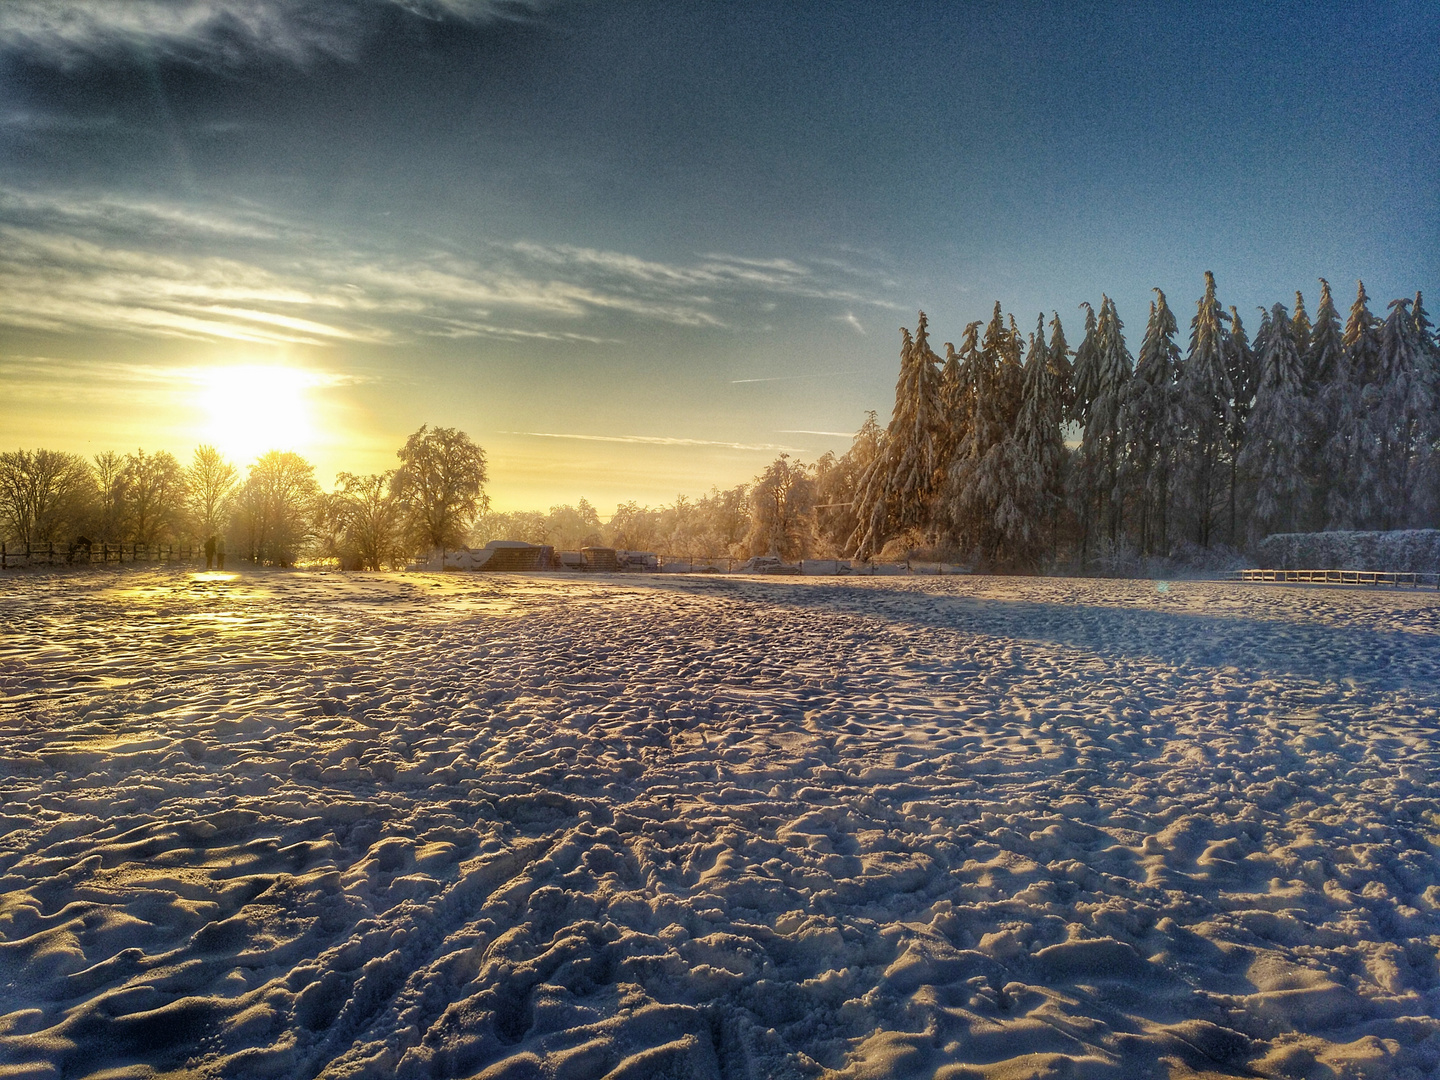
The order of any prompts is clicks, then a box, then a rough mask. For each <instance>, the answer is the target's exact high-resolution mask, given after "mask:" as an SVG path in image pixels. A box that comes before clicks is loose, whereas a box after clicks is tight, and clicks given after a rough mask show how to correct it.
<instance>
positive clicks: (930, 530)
mask: <svg viewBox="0 0 1440 1080" xmlns="http://www.w3.org/2000/svg"><path fill="white" fill-rule="evenodd" d="M1080 307H1081V310H1082V311H1083V312H1084V330H1083V336H1082V337H1081V340H1080V343H1079V344H1078V345H1077V346H1076V347H1075V348H1073V349H1072V348H1071V347H1070V345H1069V342H1068V340H1067V338H1066V335H1065V329H1064V327H1063V325H1062V324H1061V320H1060V317H1059V315H1058V314H1055V313H1053V312H1052V317H1051V319H1050V320H1049V323H1048V326H1047V324H1046V322H1045V320H1044V317H1043V316H1041V317H1040V318H1038V319H1037V321H1036V325H1035V329H1034V331H1033V332H1031V333H1029V334H1028V335H1027V334H1022V332H1021V331H1020V329H1019V327H1018V326H1017V325H1016V322H1015V319H1014V316H1007V315H1006V314H1005V313H1004V312H1003V311H1002V310H1001V307H1000V305H999V304H998V303H997V304H996V305H995V308H994V311H993V314H992V316H991V318H990V320H989V322H988V323H984V322H973V323H970V324H969V325H968V326H966V327H965V329H964V332H963V333H962V335H961V339H960V345H959V347H958V348H957V347H956V346H955V345H954V344H952V343H950V342H946V343H945V344H944V346H943V350H944V356H943V358H942V357H941V356H940V355H938V354H937V353H936V352H935V351H934V350H933V349H932V347H931V345H930V331H929V325H928V321H927V319H926V317H925V314H924V313H923V312H922V313H920V316H919V321H918V324H917V325H916V327H915V330H914V331H913V333H912V332H911V331H910V330H909V329H908V328H907V329H902V330H901V348H900V373H899V378H898V380H897V383H896V389H895V404H894V408H893V411H892V413H891V416H890V420H889V423H888V425H887V426H886V427H885V428H883V429H882V428H881V427H880V426H879V424H878V422H877V419H876V415H875V414H874V413H870V414H868V416H867V419H866V421H865V423H864V425H863V426H862V427H861V429H860V431H859V432H858V433H857V434H856V436H855V438H854V440H853V442H852V444H851V446H850V448H849V449H848V450H847V451H846V452H845V453H844V454H842V455H838V456H837V455H835V454H833V453H827V454H825V455H823V456H821V457H820V458H819V459H818V460H817V461H815V462H813V463H810V464H806V463H803V462H799V461H795V460H793V459H791V458H790V457H789V456H788V455H785V454H782V455H780V456H779V457H778V458H777V459H776V460H775V461H774V462H773V463H772V464H771V465H770V466H769V467H768V468H767V469H766V470H765V471H764V472H762V473H761V474H760V475H759V476H757V477H756V478H755V480H754V482H753V483H752V484H749V485H741V486H739V487H736V488H733V489H730V490H727V491H720V490H713V491H712V492H711V493H710V495H709V496H707V497H705V498H703V499H699V500H694V501H691V500H687V499H684V498H681V499H677V501H676V502H675V503H674V504H673V505H671V506H662V507H659V508H643V507H637V506H636V505H635V504H633V503H632V504H627V505H625V506H622V507H620V508H619V509H618V511H617V515H616V518H615V519H613V522H614V524H613V525H612V526H610V527H607V529H606V530H605V535H606V536H608V537H610V538H611V539H612V541H613V543H614V544H615V546H628V547H635V548H641V549H646V550H659V551H662V552H666V553H670V554H676V555H681V556H689V557H692V558H694V557H710V558H713V557H716V556H732V557H736V556H738V557H745V556H747V555H761V554H770V555H778V556H780V557H782V558H787V559H797V558H804V557H807V556H819V557H822V558H855V559H862V560H864V559H876V558H879V559H899V558H909V557H918V558H931V559H943V560H955V561H965V562H970V563H972V564H974V565H977V566H982V567H988V568H993V569H1011V570H1027V569H1038V568H1042V567H1046V566H1050V567H1057V566H1058V567H1068V568H1071V569H1078V570H1084V569H1086V568H1093V567H1095V566H1097V565H1100V566H1109V567H1120V566H1124V565H1126V564H1127V563H1131V562H1133V561H1134V560H1136V559H1138V558H1142V557H1162V558H1166V557H1168V558H1176V559H1180V560H1203V559H1204V558H1207V557H1210V556H1209V554H1207V553H1213V554H1219V555H1225V554H1227V553H1238V552H1241V551H1245V550H1248V549H1252V548H1253V547H1254V546H1255V545H1256V544H1257V543H1258V541H1259V540H1261V539H1263V537H1265V536H1266V535H1270V534H1274V533H1292V532H1319V531H1328V530H1347V529H1348V530H1362V531H1372V530H1380V531H1384V530H1393V529H1402V528H1424V527H1435V526H1440V340H1437V336H1436V334H1435V330H1434V327H1433V326H1432V325H1431V323H1430V320H1429V317H1428V315H1427V314H1426V312H1425V308H1424V304H1423V299H1422V297H1421V295H1420V294H1419V293H1417V294H1416V295H1415V297H1414V298H1413V300H1412V299H1409V298H1405V299H1398V300H1395V301H1392V302H1391V303H1390V304H1389V305H1388V308H1387V313H1386V317H1385V318H1384V319H1381V318H1379V317H1377V316H1376V315H1375V314H1374V313H1373V312H1372V311H1371V309H1370V302H1369V298H1368V296H1367V295H1366V293H1365V287H1364V285H1363V284H1359V285H1358V286H1357V291H1356V296H1355V300H1354V303H1353V304H1352V305H1351V306H1350V309H1349V313H1348V315H1347V316H1346V318H1344V319H1343V320H1342V319H1341V317H1340V313H1339V311H1338V310H1337V308H1336V306H1335V302H1334V299H1333V297H1332V295H1331V291H1330V285H1329V283H1328V282H1326V281H1324V280H1323V279H1322V280H1321V281H1320V301H1319V304H1318V306H1317V307H1316V310H1315V315H1314V317H1313V318H1312V317H1311V316H1310V315H1309V313H1308V311H1307V309H1306V305H1305V299H1304V296H1303V295H1302V294H1301V293H1298V292H1297V293H1296V294H1295V301H1294V305H1293V308H1287V307H1286V305H1284V304H1280V303H1277V304H1274V305H1273V306H1271V307H1269V308H1262V309H1260V310H1259V317H1258V319H1257V320H1256V322H1255V326H1256V329H1255V333H1254V336H1253V337H1252V336H1251V335H1250V334H1249V333H1248V332H1247V329H1246V327H1245V324H1244V322H1243V320H1242V318H1241V316H1240V313H1239V311H1238V310H1237V309H1236V308H1235V307H1234V306H1229V307H1226V306H1224V305H1222V303H1221V302H1220V299H1219V297H1218V296H1217V288H1216V283H1215V278H1214V275H1212V274H1210V273H1206V274H1205V276H1204V287H1203V291H1202V294H1201V296H1200V297H1199V299H1198V300H1197V302H1196V305H1195V314H1194V316H1193V317H1192V319H1191V320H1190V333H1189V339H1188V342H1187V344H1186V347H1184V348H1182V347H1181V344H1180V340H1179V338H1180V331H1179V325H1178V321H1177V319H1176V317H1175V314H1174V312H1173V311H1172V310H1171V308H1170V306H1169V302H1168V300H1167V298H1166V296H1165V294H1164V293H1163V292H1162V291H1161V290H1159V289H1156V290H1155V299H1154V301H1152V303H1151V304H1150V313H1149V318H1148V319H1147V321H1146V325H1145V332H1144V335H1143V337H1142V339H1141V343H1140V347H1139V352H1138V355H1137V354H1133V353H1132V352H1131V351H1130V348H1129V346H1128V345H1127V344H1126V339H1125V332H1124V324H1123V322H1122V321H1121V319H1120V315H1119V312H1118V310H1117V309H1116V306H1115V302H1114V301H1113V300H1111V299H1110V298H1109V297H1108V296H1106V297H1103V298H1102V299H1101V302H1100V304H1099V307H1098V310H1097V308H1096V307H1095V306H1094V305H1092V304H1089V303H1085V304H1082V305H1081V306H1080ZM585 506H588V504H584V503H582V507H585ZM576 514H577V511H576V508H573V507H555V508H552V510H551V513H550V515H541V514H530V515H524V514H520V515H506V516H504V519H503V521H500V520H497V522H496V526H497V528H495V529H494V530H492V531H493V532H494V535H496V536H498V535H500V533H502V532H505V531H507V530H508V531H509V532H512V533H516V534H523V535H522V538H530V539H534V540H536V541H537V542H544V541H545V540H546V538H547V537H551V538H553V537H555V536H565V537H569V536H571V535H573V534H574V533H575V527H578V528H580V529H581V530H582V531H583V530H586V529H588V530H589V531H590V532H592V533H594V534H595V535H600V534H601V530H600V528H599V523H598V518H595V517H593V511H591V514H592V516H591V517H590V518H589V519H586V520H587V522H588V524H584V525H580V526H572V523H574V522H576V521H578V518H577V517H576Z"/></svg>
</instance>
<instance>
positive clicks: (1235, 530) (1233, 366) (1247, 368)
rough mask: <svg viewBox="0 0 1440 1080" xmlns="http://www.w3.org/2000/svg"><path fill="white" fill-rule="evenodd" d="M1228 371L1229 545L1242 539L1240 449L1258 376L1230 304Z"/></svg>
mask: <svg viewBox="0 0 1440 1080" xmlns="http://www.w3.org/2000/svg"><path fill="white" fill-rule="evenodd" d="M1224 349H1225V374H1226V376H1227V377H1228V378H1229V380H1230V418H1229V420H1228V422H1227V423H1226V424H1225V442H1226V454H1225V457H1226V459H1227V461H1228V462H1229V465H1230V492H1229V494H1230V499H1229V503H1230V513H1229V522H1230V546H1231V547H1232V548H1233V547H1237V546H1238V545H1239V543H1240V536H1241V529H1240V518H1239V510H1240V508H1239V502H1238V500H1237V494H1238V492H1239V487H1240V449H1241V447H1242V446H1244V444H1245V427H1246V425H1247V423H1248V422H1249V419H1250V408H1251V406H1252V405H1254V403H1255V380H1256V378H1257V377H1258V372H1257V370H1256V363H1255V352H1254V350H1253V349H1252V348H1251V347H1250V343H1249V342H1248V341H1246V340H1245V324H1244V323H1243V322H1241V321H1240V312H1238V311H1236V310H1235V306H1234V305H1233V304H1232V305H1231V306H1230V329H1229V331H1228V332H1227V333H1226V334H1225V341H1224Z"/></svg>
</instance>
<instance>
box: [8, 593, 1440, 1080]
mask: <svg viewBox="0 0 1440 1080" xmlns="http://www.w3.org/2000/svg"><path fill="white" fill-rule="evenodd" d="M1437 732H1440V600H1437V597H1436V594H1435V593H1433V592H1432V593H1408V592H1400V593H1396V592H1381V591H1360V590H1344V591H1342V590H1329V589H1324V588H1318V587H1317V588H1311V587H1303V586H1285V587H1277V586H1261V585H1255V586H1242V585H1231V584H1215V583H1176V584H1174V585H1171V586H1170V587H1169V588H1168V589H1166V588H1164V587H1163V586H1157V585H1156V584H1155V583H1150V582H1114V581H1069V580H1045V579H995V578H980V579H962V578H944V579H936V578H924V579H919V578H916V579H909V578H906V579H898V578H876V579H813V578H803V579H797V578H789V579H758V578H733V577H723V578H719V577H702V576H696V577H684V576H644V577H639V576H637V577H611V578H578V577H561V576H548V577H523V576H493V577H492V576H481V575H454V574H451V575H419V574H412V575H395V576H379V575H377V576H373V577H357V576H341V575H339V574H318V573H303V572H273V573H254V572H247V573H242V574H239V575H218V574H216V575H206V574H194V573H187V572H184V571H181V570H170V569H164V570H126V571H124V572H120V571H114V570H110V571H98V570H97V571H93V572H86V573H74V574H53V575H49V574H38V573H37V574H29V573H19V574H16V573H13V572H12V573H11V574H9V575H7V576H4V577H0V740H3V741H0V800H3V801H0V1076H5V1077H22V1076H23V1077H51V1076H59V1077H84V1076H90V1075H97V1076H100V1075H103V1076H109V1077H120V1076H124V1077H142V1076H149V1075H151V1070H153V1072H154V1073H155V1074H156V1075H160V1074H164V1075H170V1076H176V1077H179V1076H185V1077H207V1076H212V1075H213V1076H229V1077H264V1076H277V1077H292V1076H297V1077H310V1076H316V1075H325V1076H337V1077H338V1076H361V1075H363V1076H373V1077H389V1076H400V1077H413V1078H419V1077H426V1078H429V1077H471V1076H475V1075H477V1074H478V1075H480V1076H483V1077H486V1078H487V1080H488V1078H492V1077H501V1076H503V1077H507V1078H516V1080H519V1078H539V1077H543V1078H547V1080H569V1078H575V1080H579V1078H587V1077H600V1076H604V1075H607V1074H608V1075H611V1076H614V1077H622V1076H623V1077H661V1076H677V1077H685V1078H686V1080H702V1078H704V1077H715V1076H721V1077H757V1078H758V1077H786V1076H811V1075H818V1074H820V1073H822V1072H824V1071H826V1070H834V1071H836V1072H837V1073H838V1074H839V1075H841V1076H845V1077H856V1078H858V1077H869V1076H927V1077H928V1076H932V1075H933V1076H941V1077H951V1078H961V1077H987V1078H991V1080H1000V1078H1005V1077H1014V1078H1021V1077H1029V1076H1032V1075H1034V1076H1040V1077H1048V1076H1057V1077H1060V1076H1065V1077H1072V1076H1073V1077H1089V1076H1126V1077H1146V1076H1191V1075H1205V1076H1253V1075H1256V1074H1262V1075H1279V1076H1312V1077H1321V1076H1396V1077H1406V1076H1412V1077H1421V1076H1432V1075H1436V1073H1437V1070H1440V1020H1436V1019H1434V1017H1435V1015H1436V1014H1437V1013H1440V968H1437V946H1440V913H1437V909H1440V864H1437V854H1440V847H1437V845H1440V774H1437V764H1440V758H1437ZM132 1066H135V1067H134V1068H128V1067H132Z"/></svg>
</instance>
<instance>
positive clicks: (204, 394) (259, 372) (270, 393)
mask: <svg viewBox="0 0 1440 1080" xmlns="http://www.w3.org/2000/svg"><path fill="white" fill-rule="evenodd" d="M319 381H320V380H318V379H317V378H316V377H315V376H313V375H311V374H309V373H307V372H304V371H301V370H299V369H296V368H286V367H276V366H273V365H262V364H244V365H236V366H234V367H216V368H209V369H205V370H200V371H197V372H196V374H195V382H196V386H195V390H194V401H195V408H196V410H197V411H198V412H199V413H200V414H201V416H202V420H201V424H202V426H201V429H200V437H201V439H202V440H203V441H204V442H207V443H209V444H210V445H211V446H214V447H215V448H216V449H218V450H219V451H220V452H221V453H223V454H225V455H226V456H227V457H229V458H231V459H232V460H235V461H251V460H253V459H254V458H256V457H258V456H260V455H261V454H263V453H265V452H266V451H267V450H294V451H296V452H297V453H298V452H300V451H302V450H304V449H308V448H310V447H312V446H313V445H314V444H315V442H316V441H317V439H316V436H317V429H316V424H315V419H314V407H313V405H312V402H311V400H310V392H311V390H312V388H313V387H314V386H315V385H316V383H317V382H319Z"/></svg>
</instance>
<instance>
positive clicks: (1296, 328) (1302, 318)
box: [1290, 289, 1311, 386]
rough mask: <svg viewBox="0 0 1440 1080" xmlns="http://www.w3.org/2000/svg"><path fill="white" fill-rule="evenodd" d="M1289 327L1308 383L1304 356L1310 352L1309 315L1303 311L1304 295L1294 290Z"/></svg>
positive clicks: (1308, 373)
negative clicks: (1293, 309)
mask: <svg viewBox="0 0 1440 1080" xmlns="http://www.w3.org/2000/svg"><path fill="white" fill-rule="evenodd" d="M1290 328H1291V331H1292V332H1293V334H1294V337H1295V351H1296V352H1297V353H1299V354H1300V371H1301V374H1302V376H1303V377H1304V378H1305V380H1306V385H1307V386H1308V385H1309V379H1310V372H1309V371H1308V370H1306V368H1305V357H1306V356H1308V355H1309V353H1310V332H1311V326H1310V316H1309V314H1307V313H1306V311H1305V297H1304V295H1303V294H1302V293H1301V292H1300V290H1299V289H1296V290H1295V312H1294V314H1292V315H1291V316H1290Z"/></svg>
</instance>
